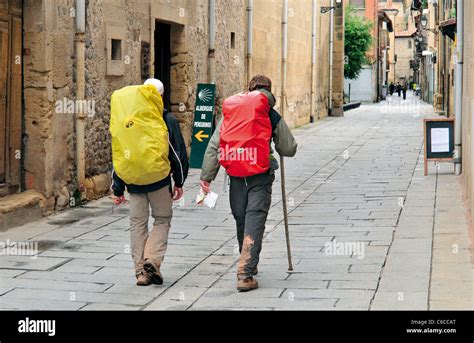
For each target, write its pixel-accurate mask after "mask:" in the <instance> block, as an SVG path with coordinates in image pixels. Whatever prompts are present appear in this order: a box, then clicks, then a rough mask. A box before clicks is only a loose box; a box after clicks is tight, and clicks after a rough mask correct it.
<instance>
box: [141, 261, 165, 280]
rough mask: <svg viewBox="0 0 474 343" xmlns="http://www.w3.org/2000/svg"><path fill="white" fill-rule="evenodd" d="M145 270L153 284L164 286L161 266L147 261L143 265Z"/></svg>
mask: <svg viewBox="0 0 474 343" xmlns="http://www.w3.org/2000/svg"><path fill="white" fill-rule="evenodd" d="M143 269H145V271H146V272H147V273H148V275H149V277H150V280H151V283H152V284H154V285H162V284H163V276H162V275H161V273H160V266H158V265H156V264H155V263H153V262H151V261H148V260H147V261H146V262H145V264H144V265H143Z"/></svg>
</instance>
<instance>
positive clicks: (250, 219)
mask: <svg viewBox="0 0 474 343" xmlns="http://www.w3.org/2000/svg"><path fill="white" fill-rule="evenodd" d="M274 180H275V175H274V174H273V173H271V174H270V173H264V174H258V175H254V176H250V177H245V178H243V177H233V176H231V177H230V207H231V209H232V215H233V216H234V218H235V221H236V224H237V239H238V241H239V251H240V259H239V264H238V268H237V278H238V279H239V280H241V279H246V278H248V277H251V276H252V271H253V270H254V268H255V267H256V266H257V264H258V261H259V255H260V251H261V250H262V239H263V233H264V232H265V222H266V221H267V216H268V210H269V209H270V205H271V201H272V184H273V181H274Z"/></svg>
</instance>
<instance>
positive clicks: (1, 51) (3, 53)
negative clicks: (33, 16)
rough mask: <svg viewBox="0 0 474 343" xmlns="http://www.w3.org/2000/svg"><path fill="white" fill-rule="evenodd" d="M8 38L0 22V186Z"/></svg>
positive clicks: (3, 165) (2, 179) (4, 143)
mask: <svg viewBox="0 0 474 343" xmlns="http://www.w3.org/2000/svg"><path fill="white" fill-rule="evenodd" d="M9 37H10V34H9V23H8V21H5V20H0V185H1V184H5V182H6V177H5V175H6V165H7V161H6V160H7V158H6V156H7V148H6V146H7V140H6V139H7V93H8V76H9V72H8V69H9V68H8V64H9V63H8V62H9V61H8V60H9V54H10V40H9Z"/></svg>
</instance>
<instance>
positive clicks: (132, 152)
mask: <svg viewBox="0 0 474 343" xmlns="http://www.w3.org/2000/svg"><path fill="white" fill-rule="evenodd" d="M163 92H164V87H163V84H162V83H161V81H159V80H157V79H149V80H147V81H146V82H145V84H144V85H142V86H130V87H125V88H123V89H121V90H118V91H116V92H114V94H113V95H112V100H111V114H112V115H111V124H110V132H111V134H112V160H113V165H114V171H113V173H112V177H113V185H112V190H113V191H114V201H115V203H116V204H117V205H119V204H121V203H126V200H125V197H124V192H125V189H127V190H128V193H129V195H130V239H131V253H132V258H133V262H134V264H135V276H136V279H137V285H138V286H148V285H149V284H151V283H153V284H156V285H161V284H162V283H163V276H162V274H161V272H160V268H161V263H162V262H163V259H164V256H165V252H166V249H167V244H168V233H169V229H170V223H171V218H172V216H173V210H172V205H173V200H179V199H180V198H181V197H182V196H183V185H184V181H185V180H186V177H187V174H188V157H187V154H186V145H185V143H184V139H183V136H182V135H181V131H180V128H179V124H178V121H177V120H176V119H175V117H174V116H173V115H172V114H170V113H169V112H167V111H166V109H164V108H163V101H162V96H163ZM130 157H133V158H130ZM172 180H173V181H174V187H173V186H172ZM150 207H151V216H152V217H153V219H154V223H153V229H152V230H151V231H150V232H148V220H149V216H150Z"/></svg>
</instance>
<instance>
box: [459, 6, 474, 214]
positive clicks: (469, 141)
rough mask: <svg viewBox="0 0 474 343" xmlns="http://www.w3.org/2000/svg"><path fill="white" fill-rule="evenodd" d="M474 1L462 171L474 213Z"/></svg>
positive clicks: (467, 45) (467, 28)
mask: <svg viewBox="0 0 474 343" xmlns="http://www.w3.org/2000/svg"><path fill="white" fill-rule="evenodd" d="M473 17H474V3H473V2H472V1H466V0H465V1H464V74H463V83H464V86H463V114H462V120H463V123H462V125H463V136H462V137H463V138H462V145H463V148H462V159H463V164H462V169H463V171H462V173H463V179H464V184H465V189H466V196H467V198H468V201H469V204H470V209H471V213H474V158H473V155H474V139H473V136H474V120H473V118H474V85H473V84H472V80H474V23H473V21H472V19H471V18H473Z"/></svg>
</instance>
